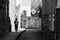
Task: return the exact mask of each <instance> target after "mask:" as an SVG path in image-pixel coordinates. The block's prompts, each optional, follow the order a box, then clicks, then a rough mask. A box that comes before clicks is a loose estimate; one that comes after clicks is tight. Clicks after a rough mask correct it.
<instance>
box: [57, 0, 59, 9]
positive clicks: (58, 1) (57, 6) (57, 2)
mask: <svg viewBox="0 0 60 40" xmlns="http://www.w3.org/2000/svg"><path fill="white" fill-rule="evenodd" d="M57 8H60V0H57Z"/></svg>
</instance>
